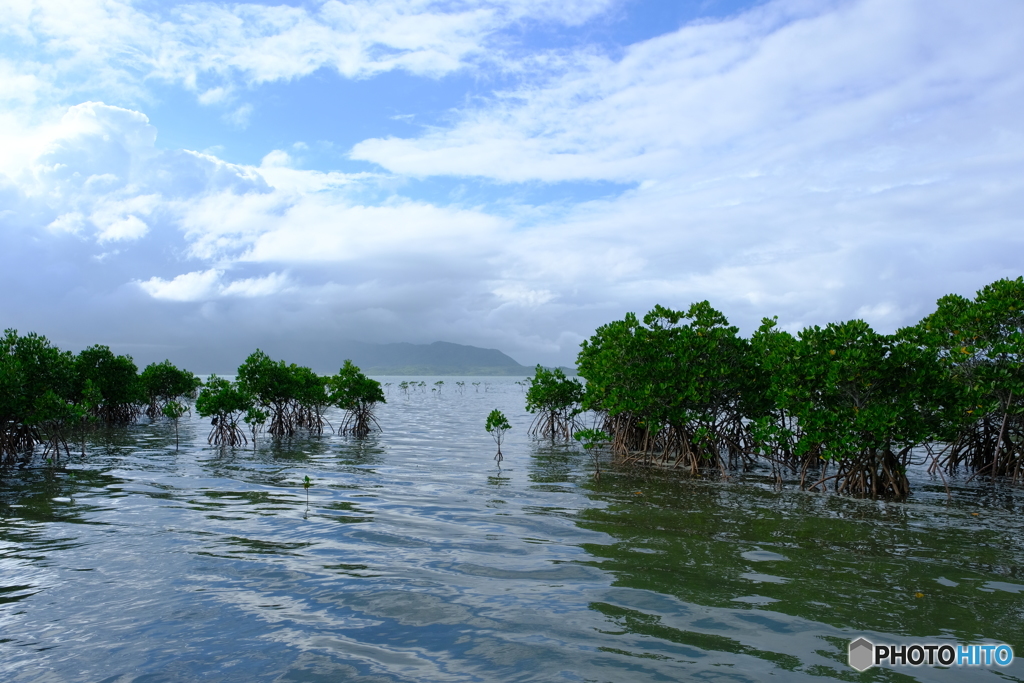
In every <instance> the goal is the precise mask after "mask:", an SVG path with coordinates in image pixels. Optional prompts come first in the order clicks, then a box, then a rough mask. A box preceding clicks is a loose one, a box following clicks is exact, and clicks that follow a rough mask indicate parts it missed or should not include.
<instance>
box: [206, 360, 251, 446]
mask: <svg viewBox="0 0 1024 683" xmlns="http://www.w3.org/2000/svg"><path fill="white" fill-rule="evenodd" d="M251 407H252V403H251V398H250V396H249V395H248V394H247V392H245V391H244V390H243V389H242V388H241V386H240V385H239V384H236V383H234V382H230V381H228V380H226V379H224V378H223V377H218V376H216V375H210V378H209V379H207V380H206V384H205V385H204V386H203V388H202V389H200V391H199V396H198V397H196V412H198V413H199V415H200V416H202V417H209V418H211V427H212V428H211V430H210V435H209V437H207V441H208V442H209V443H211V444H215V445H221V446H237V445H239V444H243V443H246V442H247V439H246V438H245V434H243V433H242V430H241V429H239V427H238V420H239V418H240V417H241V415H243V414H244V413H246V412H247V411H248V410H249V409H250V408H251Z"/></svg>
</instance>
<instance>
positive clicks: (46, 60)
mask: <svg viewBox="0 0 1024 683" xmlns="http://www.w3.org/2000/svg"><path fill="white" fill-rule="evenodd" d="M611 4H612V1H611V0H576V1H575V2H564V3H548V2H533V1H526V2H524V1H522V0H468V1H466V2H460V3H449V2H445V1H443V0H383V1H379V2H367V1H358V0H357V1H349V2H340V1H338V0H327V1H326V2H321V3H317V4H316V5H314V6H311V7H291V6H288V5H285V4H281V5H276V6H273V5H263V4H246V3H238V4H232V5H226V4H221V3H214V2H196V3H190V4H187V5H178V6H176V7H170V8H163V9H161V8H158V7H144V6H137V5H136V4H135V3H131V2H129V1H127V0H120V1H119V0H75V1H73V2H72V1H69V0H25V1H23V2H19V3H13V4H12V3H5V4H4V5H3V6H2V7H0V37H3V39H4V40H6V41H8V42H9V44H11V45H17V46H18V47H19V48H21V49H20V52H19V53H17V54H19V59H18V62H19V65H18V67H17V69H16V78H13V79H4V80H6V83H7V85H6V89H7V90H8V91H9V92H10V93H11V95H9V96H17V97H20V98H26V97H27V98H32V97H35V96H36V95H35V92H36V91H37V90H38V88H37V87H36V85H35V83H34V82H32V81H31V78H32V73H33V72H34V71H36V70H40V69H46V70H49V71H50V72H51V73H50V79H51V84H50V88H53V87H54V86H55V85H56V83H57V82H60V83H61V88H67V89H75V88H81V87H90V88H96V87H100V88H105V89H106V91H109V92H111V93H118V94H119V95H120V96H122V97H123V96H129V97H130V96H131V95H132V94H133V93H134V94H135V96H136V97H137V99H144V91H143V90H142V88H141V83H140V81H139V79H138V74H142V75H143V78H144V79H145V78H156V79H161V80H165V81H169V82H174V83H181V84H183V85H185V86H186V87H188V88H191V89H194V90H196V91H197V93H198V95H197V97H198V99H199V101H200V102H201V103H202V104H207V105H208V104H215V103H220V102H225V101H229V100H230V97H229V93H230V90H231V85H232V84H233V83H236V82H238V83H243V84H248V85H253V84H261V83H266V82H271V81H280V80H290V79H295V78H301V77H303V76H307V75H309V74H311V73H313V72H314V71H316V70H317V69H320V68H329V69H333V70H335V71H337V72H338V73H339V74H341V75H342V76H345V77H347V78H365V77H369V76H372V75H375V74H379V73H383V72H387V71H393V70H404V71H406V72H409V73H412V74H416V75H423V76H431V77H434V76H441V75H444V74H447V73H450V72H451V71H454V70H458V69H461V68H464V67H465V66H466V65H467V64H468V63H470V61H471V60H474V59H483V60H485V61H486V60H487V59H491V58H492V57H493V56H494V55H491V54H489V53H490V52H491V51H493V50H495V49H496V46H495V45H492V44H491V37H492V36H493V35H494V34H495V33H496V32H497V31H499V30H501V29H503V28H506V27H509V26H511V25H515V24H516V23H518V22H521V21H524V20H539V21H547V22H558V23H565V24H569V25H574V24H579V23H581V22H583V21H586V20H587V19H589V18H591V17H593V16H595V15H597V14H599V13H601V12H603V11H605V10H606V9H607V8H608V7H609V6H610V5H611ZM54 55H56V56H58V57H59V59H58V60H56V61H53V56H54ZM2 73H3V69H2V68H0V74H2ZM22 79H27V80H22ZM4 80H0V82H4ZM201 83H203V84H205V85H202V86H200V84H201ZM211 83H212V84H211ZM2 93H3V90H0V94H2ZM238 115H239V111H237V110H236V112H235V116H236V118H237V117H238ZM242 118H244V117H242Z"/></svg>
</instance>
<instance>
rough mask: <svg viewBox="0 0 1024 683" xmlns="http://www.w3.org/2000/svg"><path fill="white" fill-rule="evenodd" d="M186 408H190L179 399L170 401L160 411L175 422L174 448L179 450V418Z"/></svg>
mask: <svg viewBox="0 0 1024 683" xmlns="http://www.w3.org/2000/svg"><path fill="white" fill-rule="evenodd" d="M186 410H188V408H186V407H185V405H184V404H182V403H179V402H178V401H168V402H167V403H166V404H164V407H163V408H162V409H161V411H160V412H162V413H163V414H164V415H165V416H166V417H168V418H170V419H171V420H172V421H173V422H174V450H178V420H179V419H181V416H182V415H184V414H185V411H186Z"/></svg>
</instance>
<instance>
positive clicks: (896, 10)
mask: <svg viewBox="0 0 1024 683" xmlns="http://www.w3.org/2000/svg"><path fill="white" fill-rule="evenodd" d="M552 7H556V8H557V9H555V10H553V9H551V8H552ZM611 9H615V8H613V7H612V5H611V4H610V3H608V2H583V1H582V0H581V1H579V2H576V3H561V4H557V5H551V3H539V2H527V1H525V0H523V1H519V2H512V1H510V2H461V3H448V2H415V1H412V0H410V1H408V2H391V3H341V2H335V1H333V0H332V1H331V2H324V3H316V4H311V5H307V6H301V7H288V6H278V7H273V6H265V5H218V4H212V3H199V4H192V5H178V6H176V7H174V8H171V9H168V10H164V11H162V13H153V12H150V11H148V10H145V9H143V6H141V5H138V6H136V5H133V4H130V3H116V2H103V3H100V2H97V3H76V4H63V3H56V2H36V3H18V4H17V5H13V4H8V5H4V6H2V8H0V26H3V28H2V29H0V32H3V34H4V35H5V36H6V38H7V40H8V47H7V48H5V49H3V50H0V53H2V55H3V58H2V61H0V83H2V84H3V85H0V124H6V125H5V126H4V130H5V132H4V133H2V134H0V149H3V150H4V151H3V152H0V202H2V204H0V206H2V208H0V248H2V249H3V251H4V253H5V254H8V255H10V265H9V266H8V267H6V268H5V269H4V271H3V273H2V274H0V281H2V282H3V286H4V288H5V290H6V291H8V292H15V293H16V296H12V297H7V298H6V303H4V304H3V305H2V306H0V315H2V316H3V317H4V318H5V322H6V325H5V326H17V327H20V328H22V329H36V330H38V331H40V332H43V333H45V334H48V335H50V336H52V337H54V338H56V339H59V340H67V342H68V343H69V344H70V345H74V344H83V343H93V342H102V343H110V344H113V345H116V344H123V345H124V348H126V349H129V350H133V351H134V352H135V353H136V355H137V356H140V358H148V356H147V354H149V355H150V356H154V357H155V356H160V357H162V356H161V355H160V354H161V353H164V352H165V351H166V354H164V355H167V354H171V352H172V351H173V350H174V349H175V348H185V347H198V346H200V345H201V344H204V343H205V344H223V345H226V346H232V345H235V346H237V347H238V348H245V347H246V346H247V345H248V346H249V347H254V346H255V345H257V344H264V345H266V344H268V343H269V344H278V347H279V348H281V349H285V350H287V349H294V353H297V354H301V353H302V349H303V348H304V347H303V340H309V339H313V338H316V339H318V340H320V342H323V343H328V342H329V341H330V340H332V339H333V340H338V339H343V338H357V339H365V340H377V341H416V342H429V341H434V340H436V339H444V340H450V341H456V342H462V343H474V344H480V345H485V346H496V347H499V348H502V349H503V350H505V351H507V352H510V353H512V355H513V356H514V357H516V358H517V359H518V360H520V361H521V362H524V363H532V362H536V361H542V362H550V363H556V362H557V363H568V362H571V361H572V359H573V357H574V355H575V351H576V347H577V345H578V343H579V341H580V340H581V339H583V338H585V337H586V336H588V335H589V334H590V333H591V332H592V331H593V329H594V327H595V326H596V325H599V324H602V323H604V322H607V321H609V320H612V319H615V318H619V317H621V316H622V315H623V313H624V312H625V311H627V310H636V311H643V310H646V309H648V308H650V307H651V306H653V305H654V304H655V303H662V304H664V305H668V306H675V307H684V306H686V305H687V304H688V303H690V302H691V301H694V300H700V299H705V298H707V299H710V300H711V301H712V303H713V304H715V305H716V306H718V307H720V308H722V309H724V310H725V311H726V313H727V314H728V315H729V316H730V318H732V319H733V320H734V321H735V322H737V323H739V324H741V325H742V326H743V327H744V329H746V330H747V331H750V330H751V329H752V328H753V327H754V326H755V325H756V323H757V321H758V320H759V318H760V317H761V316H763V315H779V316H780V320H781V322H782V323H783V324H784V325H786V326H787V327H790V328H797V327H799V326H802V325H806V324H821V323H824V322H828V321H831V320H837V319H843V318H850V317H864V318H865V319H867V320H869V322H872V323H873V324H875V325H877V326H879V327H880V328H882V329H894V328H896V327H898V326H900V325H903V324H907V323H911V322H914V321H916V319H918V318H919V317H920V316H921V315H923V314H925V313H927V312H928V310H929V308H930V306H931V305H932V304H933V303H934V300H935V299H936V298H937V297H938V296H940V295H942V294H945V293H947V292H951V291H957V292H961V293H965V294H968V293H971V292H972V291H973V290H974V289H977V288H978V287H980V286H982V285H984V284H986V283H987V282H989V281H991V280H994V279H996V278H998V277H1003V276H1016V275H1019V274H1020V271H1021V266H1020V258H1019V254H1021V253H1024V250H1022V246H1024V245H1022V244H1021V242H1022V238H1021V237H1020V235H1022V234H1024V230H1022V228H1024V218H1022V216H1024V191H1022V190H1024V187H1022V185H1024V124H1022V123H1021V117H1020V114H1019V113H1020V111H1021V110H1022V106H1024V75H1022V74H1021V72H1020V70H1019V68H1017V65H1018V64H1020V63H1024V43H1022V42H1021V41H1020V40H1019V35H1018V34H1019V31H1018V30H1017V28H1016V27H1019V26H1021V25H1024V7H1022V6H1020V4H1019V3H1017V2H1014V1H1013V0H1005V1H1003V0H988V1H982V2H978V3H972V4H971V5H970V6H969V7H968V6H966V5H964V4H963V3H959V2H947V1H940V0H932V1H929V2H923V1H921V2H915V1H913V0H908V1H907V2H901V3H892V2H882V1H880V0H861V1H853V0H850V1H844V2H810V1H797V0H792V1H781V2H770V3H766V4H759V5H755V6H753V7H751V8H750V9H749V10H747V11H745V12H741V13H738V14H737V15H735V16H731V17H727V18H724V19H715V20H710V19H709V20H705V21H700V22H695V23H692V24H688V25H685V26H682V27H679V28H678V30H669V31H667V32H665V33H663V34H660V35H655V36H652V37H651V38H649V39H646V40H642V41H640V42H636V43H634V44H630V45H626V46H624V47H620V46H617V45H614V44H611V43H607V44H606V43H600V42H592V41H586V40H582V41H581V40H580V39H579V35H586V32H585V31H584V32H583V33H582V34H580V33H576V34H572V35H573V36H574V37H572V39H571V40H569V39H566V41H565V42H564V44H562V45H555V46H551V45H547V46H545V47H531V45H530V44H529V42H528V41H527V40H526V38H524V36H527V35H529V31H530V30H537V31H542V30H545V29H543V27H545V26H548V27H549V26H558V27H561V28H560V30H567V31H569V30H574V29H573V28H572V27H580V26H582V27H586V26H587V25H588V22H594V21H598V20H601V21H608V22H611V21H613V19H612V18H613V17H614V16H615V15H613V14H607V12H609V11H610V10H611ZM616 11H619V12H622V11H628V7H626V8H621V7H620V8H618V9H616ZM612 25H613V24H612ZM531 27H532V28H531ZM538 27H540V28H538ZM559 35H561V34H559ZM566 35H568V34H566ZM12 45H14V46H15V47H11V46H12ZM324 68H327V69H331V70H333V71H334V72H336V73H337V74H339V75H340V76H342V77H345V78H351V79H373V78H375V77H377V76H378V75H379V74H381V73H384V72H390V71H399V72H402V73H403V74H405V76H404V78H409V79H424V78H426V79H436V78H440V77H442V76H443V75H444V74H447V73H451V72H453V71H457V70H465V69H471V70H475V71H476V72H478V73H480V74H488V73H498V72H500V73H505V74H507V73H514V74H516V77H515V78H514V79H512V80H511V81H509V80H508V79H505V80H502V82H503V83H504V84H505V85H503V86H502V87H501V89H500V90H494V91H493V92H491V93H490V94H489V95H488V96H486V97H482V98H481V97H472V98H467V99H465V100H464V101H463V102H462V103H461V104H460V105H459V106H458V107H457V108H456V109H454V110H452V111H451V112H450V114H449V116H448V118H447V119H446V123H444V124H443V125H437V126H434V127H430V128H423V129H419V131H418V132H413V133H412V134H410V133H409V129H408V128H400V129H399V128H396V132H395V133H394V134H392V135H390V136H385V137H376V138H371V139H365V140H363V141H361V142H359V143H358V144H356V145H355V146H354V147H353V148H352V149H351V150H350V151H349V157H350V159H352V160H354V161H361V162H365V163H366V164H368V166H366V168H368V169H371V170H368V171H362V172H347V173H346V172H341V171H338V170H332V169H326V170H324V169H321V170H312V169H308V168H303V165H302V163H301V158H302V153H303V149H304V147H303V145H301V144H292V143H299V141H298V140H292V141H288V143H287V144H285V145H282V144H281V141H280V140H274V141H269V140H259V139H255V140H252V141H251V144H252V145H255V146H259V145H261V144H262V145H263V147H262V149H263V150H264V152H263V160H262V162H261V163H259V164H243V163H233V162H232V161H231V160H230V159H224V158H220V157H219V156H218V153H217V152H216V151H206V152H199V151H190V150H187V149H175V148H165V147H162V146H161V145H160V144H159V142H158V131H157V130H156V128H155V127H154V126H153V125H152V124H151V122H150V121H149V119H148V117H147V116H146V114H145V113H144V112H145V109H146V102H147V98H149V97H151V96H152V94H151V90H150V88H151V85H152V83H154V82H156V81H160V82H163V83H167V82H172V83H176V84H178V87H181V88H183V92H187V93H189V94H190V95H189V96H190V97H192V98H194V99H195V101H196V102H198V103H199V104H201V105H203V106H214V107H217V106H221V107H226V106H234V105H233V104H232V103H237V101H238V100H237V98H238V93H239V92H241V91H243V90H244V91H245V93H246V98H247V99H248V100H249V101H250V102H251V103H252V104H250V105H249V106H255V107H257V108H258V107H259V106H260V93H261V92H262V90H261V88H263V87H264V86H265V84H266V83H269V82H289V81H294V80H301V79H303V78H307V77H309V76H310V74H312V73H314V72H316V71H317V70H318V69H324ZM84 92H88V93H90V94H91V96H97V97H100V96H103V97H106V96H104V95H103V93H111V94H110V97H109V100H107V101H96V100H93V101H84V102H83V101H82V100H81V99H77V98H79V97H80V96H81V93H84ZM97 93H98V94H97ZM126 98H127V100H129V101H131V102H135V104H131V105H128V104H125V102H126ZM111 101H117V102H121V103H122V105H121V106H116V105H114V104H112V103H110V102H111ZM232 111H234V110H232ZM399 131H402V132H399ZM441 181H443V183H448V185H444V184H443V183H442V185H438V187H451V188H452V189H451V190H450V191H446V190H441V191H434V192H432V193H424V192H423V191H421V190H418V189H417V188H421V187H423V186H425V185H424V184H429V183H433V182H441ZM541 190H542V191H541ZM531 193H532V194H531ZM537 196H540V197H542V199H540V200H537V199H529V198H528V197H537ZM524 197H527V198H524ZM7 321H9V322H7ZM318 343H319V342H318ZM232 348H234V346H232ZM190 358H198V356H195V355H194V354H193V356H190ZM297 359H298V358H297ZM197 362H198V361H197ZM197 369H200V368H197ZM203 369H225V368H203Z"/></svg>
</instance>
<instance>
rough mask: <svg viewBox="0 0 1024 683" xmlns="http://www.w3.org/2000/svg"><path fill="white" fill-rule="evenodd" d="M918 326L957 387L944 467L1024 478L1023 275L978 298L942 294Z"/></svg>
mask: <svg viewBox="0 0 1024 683" xmlns="http://www.w3.org/2000/svg"><path fill="white" fill-rule="evenodd" d="M918 332H919V335H920V340H921V343H922V344H923V345H927V346H929V347H931V348H933V349H935V351H936V352H937V353H938V356H939V359H940V361H941V363H942V365H943V367H944V368H945V370H946V372H947V373H948V376H949V380H950V384H951V391H953V392H955V393H956V398H955V400H950V401H949V408H948V410H947V411H946V413H945V416H944V417H945V420H944V434H943V437H944V439H945V440H946V441H948V442H950V444H951V446H950V448H949V451H948V454H947V457H946V459H945V461H944V464H945V466H946V467H947V468H948V469H951V470H954V469H956V468H958V467H960V466H966V467H968V468H970V469H973V470H975V471H977V472H986V473H988V474H993V475H998V476H1010V477H1012V478H1013V479H1014V481H1021V480H1022V479H1024V367H1022V365H1021V362H1022V360H1024V278H1020V277H1018V278H1017V279H1015V280H1009V279H1003V280H998V281H996V282H993V283H992V284H990V285H987V286H986V287H984V288H982V289H981V290H979V291H978V292H977V295H976V296H975V298H974V299H973V300H970V299H966V298H964V297H961V296H958V295H955V294H951V295H949V296H945V297H943V298H941V299H939V301H938V303H937V306H936V310H935V312H934V313H932V314H931V315H929V316H927V317H926V318H925V319H924V320H922V321H921V323H920V324H919V325H918Z"/></svg>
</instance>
